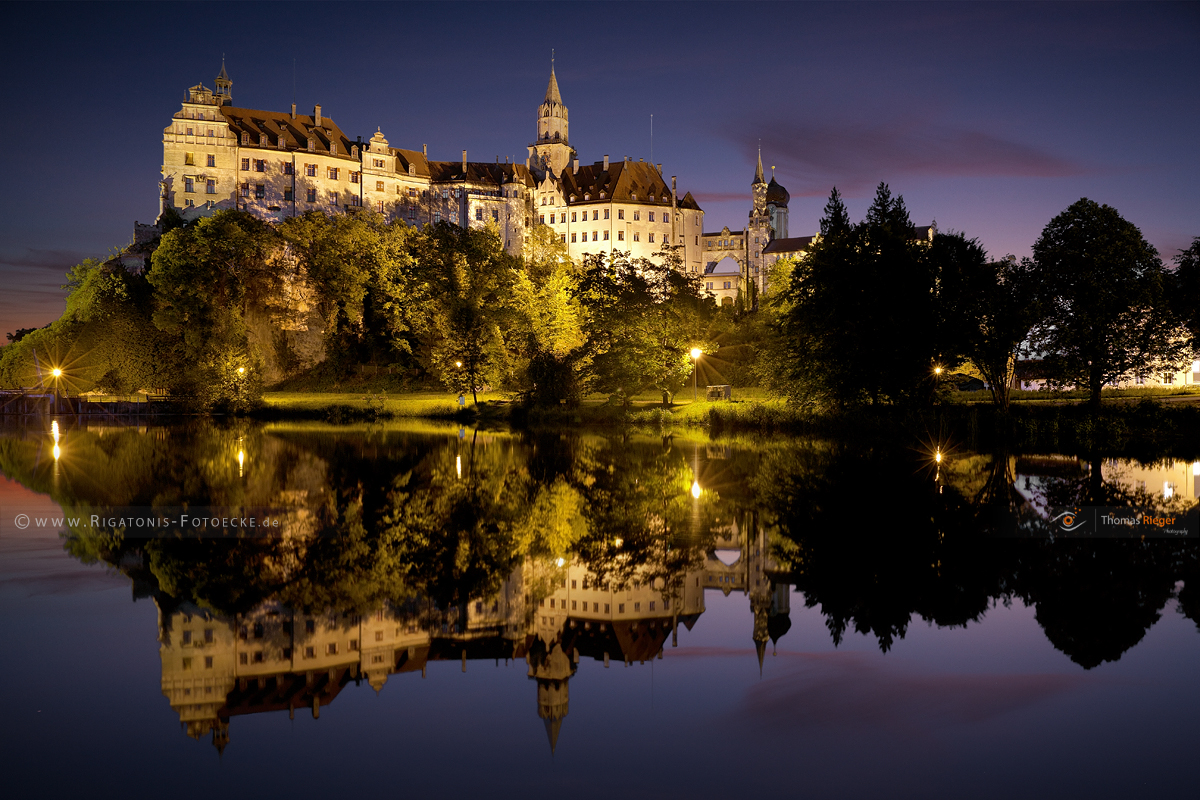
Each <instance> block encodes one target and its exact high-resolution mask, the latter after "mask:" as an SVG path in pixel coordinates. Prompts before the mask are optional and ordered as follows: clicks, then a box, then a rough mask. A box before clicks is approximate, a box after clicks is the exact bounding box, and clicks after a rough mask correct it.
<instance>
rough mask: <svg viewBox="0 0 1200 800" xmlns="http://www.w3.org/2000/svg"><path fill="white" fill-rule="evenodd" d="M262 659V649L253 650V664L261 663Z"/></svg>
mask: <svg viewBox="0 0 1200 800" xmlns="http://www.w3.org/2000/svg"><path fill="white" fill-rule="evenodd" d="M262 660H263V651H262V650H255V651H254V663H255V664H261V663H262Z"/></svg>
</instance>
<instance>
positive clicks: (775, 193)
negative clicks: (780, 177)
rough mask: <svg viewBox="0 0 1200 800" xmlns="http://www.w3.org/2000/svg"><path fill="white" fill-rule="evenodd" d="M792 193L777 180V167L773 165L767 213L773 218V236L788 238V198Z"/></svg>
mask: <svg viewBox="0 0 1200 800" xmlns="http://www.w3.org/2000/svg"><path fill="white" fill-rule="evenodd" d="M790 199H791V195H790V194H788V190H787V189H785V188H783V186H782V185H781V184H779V183H778V182H777V181H776V180H775V168H774V167H771V182H770V183H768V184H767V214H768V216H770V218H771V238H772V239H786V238H788V200H790Z"/></svg>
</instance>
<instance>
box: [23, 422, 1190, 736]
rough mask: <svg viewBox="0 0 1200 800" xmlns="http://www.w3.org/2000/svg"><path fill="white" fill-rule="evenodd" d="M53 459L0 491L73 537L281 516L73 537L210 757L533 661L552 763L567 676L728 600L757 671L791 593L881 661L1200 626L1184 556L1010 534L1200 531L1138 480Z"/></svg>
mask: <svg viewBox="0 0 1200 800" xmlns="http://www.w3.org/2000/svg"><path fill="white" fill-rule="evenodd" d="M44 439H45V432H44V431H29V430H13V429H10V430H7V431H6V432H5V433H4V435H0V468H2V469H3V471H4V473H5V474H6V475H9V476H11V477H13V478H15V479H17V480H19V481H20V482H21V483H23V484H24V485H26V486H27V487H29V488H31V489H33V490H35V491H39V492H44V493H47V494H50V495H51V496H52V497H53V499H54V500H55V501H56V502H58V503H60V504H61V505H62V506H63V508H64V511H65V512H66V513H67V515H68V516H72V515H75V514H79V515H82V516H86V515H88V514H89V513H91V512H93V511H96V510H102V509H105V508H109V507H118V506H144V507H153V506H158V507H163V506H172V505H180V504H182V503H183V502H184V501H187V502H190V503H191V504H193V505H211V506H222V507H237V506H244V505H263V506H273V507H276V508H282V509H284V512H285V519H286V524H285V525H284V526H283V528H282V529H281V533H280V534H279V535H276V536H253V537H239V536H228V537H220V538H209V539H196V538H177V537H159V538H134V537H132V536H129V535H127V533H128V532H126V531H120V530H111V529H100V530H97V529H92V528H87V527H76V528H74V529H72V530H70V531H68V533H67V534H66V540H65V546H66V548H67V550H68V551H69V552H70V553H72V554H73V555H75V556H76V557H78V558H80V559H81V560H84V561H100V562H104V563H107V564H110V565H113V566H115V567H117V568H118V569H120V570H121V571H122V572H123V573H125V574H126V575H128V576H129V577H130V578H131V579H132V581H133V584H134V592H135V595H136V596H148V597H152V598H153V599H154V601H155V602H156V604H157V605H158V607H159V609H160V612H161V613H160V631H159V638H160V643H161V648H160V653H161V657H162V670H163V672H162V675H163V678H162V680H163V684H162V688H163V692H164V693H165V694H166V695H167V697H168V698H169V699H170V701H171V704H172V706H173V707H174V708H175V709H176V710H177V711H178V713H179V714H180V719H181V720H182V721H183V723H184V724H185V725H186V727H187V729H188V732H189V733H190V734H191V735H193V736H197V737H199V736H200V735H203V734H205V733H207V732H208V731H212V733H213V741H214V743H215V744H216V745H217V746H218V747H219V748H221V747H224V746H225V744H226V743H227V742H228V737H229V721H230V719H231V718H232V717H234V716H238V715H243V714H251V713H259V712H265V711H272V710H284V709H287V710H289V713H292V714H294V713H295V711H296V709H297V708H301V709H309V710H310V711H311V713H312V714H313V715H314V716H318V715H319V713H320V708H321V706H323V705H327V704H328V703H329V702H332V700H333V699H334V698H335V697H336V696H337V694H338V693H339V692H340V691H341V690H342V689H343V688H344V687H345V686H346V685H348V684H349V683H350V682H355V683H356V684H357V683H361V682H363V681H365V682H367V683H368V684H369V685H371V686H373V687H374V688H375V689H376V690H377V691H378V690H379V689H380V688H381V687H382V686H383V685H384V683H385V682H386V681H387V680H389V678H390V677H392V676H395V675H398V674H403V673H406V672H421V673H422V674H423V673H424V671H425V667H426V664H428V663H429V662H430V661H440V660H449V661H461V662H462V665H463V669H464V670H465V669H466V668H467V662H469V661H472V660H475V659H488V660H499V659H504V660H506V661H510V660H524V661H525V662H526V664H527V666H528V675H529V677H530V678H531V679H534V680H535V681H536V683H537V695H536V696H537V713H538V715H539V716H540V717H541V718H542V719H543V720H544V721H545V723H546V730H547V734H548V737H549V740H550V746H551V748H554V747H555V746H556V743H557V739H558V735H559V730H560V728H561V726H562V723H563V719H564V718H565V717H566V715H567V713H568V709H569V703H568V683H569V681H570V679H571V677H572V676H573V675H574V674H575V671H576V668H577V665H578V663H579V661H580V660H581V659H586V658H590V659H596V660H598V661H603V662H604V664H605V665H606V666H607V665H609V664H611V663H612V662H613V661H617V662H620V663H623V664H634V663H644V662H645V661H648V660H651V659H654V658H661V657H662V653H663V648H664V646H665V645H666V642H667V640H668V639H671V641H672V643H673V644H674V643H676V642H677V640H678V632H679V626H680V624H683V625H684V626H685V627H689V628H690V627H691V626H692V625H693V624H694V623H695V621H696V619H697V618H698V617H699V616H700V615H701V614H703V613H704V610H705V604H704V596H705V593H706V592H708V591H722V592H723V593H724V594H726V595H728V594H729V593H730V592H734V591H740V592H743V593H744V594H745V595H746V596H747V598H748V601H749V606H750V609H751V611H752V612H753V623H752V626H751V627H750V628H749V629H748V630H747V635H748V636H749V637H750V638H751V640H752V641H753V642H754V645H755V649H756V650H757V653H758V658H759V661H760V665H761V662H762V657H763V654H764V652H765V649H766V647H767V644H768V642H771V641H777V640H778V639H779V638H780V637H782V636H783V635H785V634H786V633H787V631H788V629H789V627H790V625H791V619H790V607H789V602H790V591H791V589H792V587H794V588H795V589H796V590H798V591H799V592H800V593H802V595H803V597H804V603H805V605H806V606H808V607H810V608H818V607H819V609H820V613H821V614H822V615H823V616H824V618H825V621H826V625H827V626H828V628H829V631H830V634H831V636H832V638H833V641H834V642H835V643H840V642H841V641H843V639H844V638H845V636H846V633H847V631H851V630H853V631H855V632H857V633H860V634H865V635H871V636H874V637H875V638H876V640H877V641H878V644H879V647H880V648H881V649H882V650H884V651H887V650H888V649H889V648H890V647H891V646H892V645H893V644H894V643H895V641H896V640H897V639H900V638H903V637H904V636H905V634H906V632H907V629H908V625H909V623H910V622H911V620H912V619H913V617H914V615H915V616H916V617H918V618H920V619H923V620H925V621H927V622H930V623H933V624H935V625H938V626H950V627H954V626H966V625H968V624H970V623H972V622H977V621H979V620H980V619H981V618H982V617H983V616H984V615H985V614H986V612H987V610H988V609H989V608H990V607H992V605H993V604H995V603H997V602H999V603H1009V602H1011V601H1012V600H1013V599H1018V600H1020V601H1022V602H1024V603H1027V604H1029V605H1032V606H1034V607H1035V609H1036V619H1037V621H1038V623H1039V624H1040V625H1041V626H1042V628H1043V629H1044V631H1045V633H1046V635H1047V637H1048V638H1049V639H1050V641H1051V642H1052V643H1053V644H1054V646H1055V647H1056V648H1058V649H1059V650H1061V651H1062V652H1063V653H1064V654H1066V655H1067V656H1068V657H1069V658H1070V659H1071V660H1073V661H1075V662H1076V663H1078V664H1079V665H1081V666H1083V667H1085V668H1091V667H1094V666H1096V665H1098V664H1100V663H1102V662H1104V661H1112V660H1116V659H1118V658H1120V656H1121V655H1122V654H1123V653H1124V652H1125V651H1127V650H1128V649H1129V648H1131V647H1133V646H1134V645H1136V644H1137V643H1138V642H1139V641H1140V640H1141V639H1142V638H1143V637H1144V635H1145V633H1146V631H1147V630H1148V629H1149V628H1150V627H1151V626H1152V625H1153V624H1154V622H1155V621H1156V620H1157V619H1158V618H1159V616H1160V614H1161V612H1162V610H1163V608H1164V607H1165V606H1166V604H1167V603H1168V601H1169V600H1170V599H1171V598H1172V597H1175V596H1178V599H1179V603H1180V605H1181V608H1182V609H1183V610H1184V612H1185V613H1186V614H1187V615H1188V616H1189V617H1190V618H1191V619H1193V620H1197V619H1198V617H1197V601H1196V598H1195V595H1196V590H1195V586H1196V585H1197V581H1196V575H1197V547H1196V543H1195V542H1194V541H1168V540H1144V541H1142V540H1100V541H1092V540H1079V539H1057V540H1055V539H1051V538H1045V537H1039V538H1034V537H1028V536H1027V537H1025V538H1011V537H1007V538H1006V537H1005V536H1004V535H1003V534H1005V533H1006V532H1024V533H1031V532H1033V533H1044V530H1043V528H1044V525H1045V513H1044V509H1045V508H1046V507H1048V506H1058V505H1079V504H1103V505H1125V504H1135V505H1139V506H1142V507H1153V508H1159V509H1163V510H1176V511H1187V510H1188V509H1190V512H1188V513H1191V514H1195V513H1196V511H1195V508H1194V505H1195V499H1194V497H1192V496H1188V495H1189V493H1187V492H1184V491H1179V492H1177V493H1174V494H1172V495H1171V496H1169V497H1168V496H1155V493H1154V492H1153V491H1149V490H1147V489H1146V488H1145V487H1144V486H1143V485H1141V483H1139V481H1138V479H1137V474H1141V473H1140V472H1139V470H1140V471H1141V472H1146V471H1147V470H1149V471H1151V472H1152V471H1153V470H1154V469H1157V468H1158V467H1156V466H1155V465H1154V464H1147V465H1139V464H1136V463H1134V462H1115V461H1109V462H1103V461H1099V460H1092V461H1090V462H1081V461H1079V460H1077V459H1068V458H1036V457H1028V456H1017V455H1015V454H1008V453H997V454H992V455H980V454H958V455H955V454H949V455H948V457H946V458H944V459H943V460H942V461H941V463H940V464H938V465H933V464H931V462H930V460H929V457H928V455H927V454H923V453H919V452H916V451H913V450H910V449H905V448H897V447H883V446H855V445H851V444H849V443H844V442H842V443H838V442H822V441H810V440H783V441H770V442H760V443H753V444H751V443H738V444H737V445H729V444H722V443H719V442H710V441H706V440H700V439H688V438H683V437H675V438H672V437H670V436H667V437H662V436H647V435H625V436H608V437H605V436H594V435H584V434H579V433H566V434H559V433H554V434H546V433H541V434H534V433H522V434H518V433H507V432H499V431H492V432H485V431H467V430H454V431H446V430H442V429H428V430H425V431H420V430H411V429H410V430H404V429H402V428H384V427H345V426H343V427H333V426H326V425H315V424H284V425H265V426H263V425H257V424H247V423H238V422H235V423H231V424H229V425H219V424H212V423H194V424H188V425H180V426H172V427H163V428H123V427H95V428H87V429H83V428H74V429H70V430H69V431H67V432H66V434H65V435H64V438H63V447H62V456H61V458H54V459H50V458H48V457H47V453H46V448H45V442H44V441H43V440H44ZM239 456H240V457H239ZM1135 473H1136V474H1135ZM1131 475H1132V477H1130V476H1131ZM1191 494H1192V495H1194V491H1193V492H1191ZM1180 581H1183V582H1184V584H1185V586H1184V588H1183V590H1182V591H1177V586H1178V584H1179V582H1180Z"/></svg>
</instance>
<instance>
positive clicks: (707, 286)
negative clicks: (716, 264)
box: [704, 281, 713, 289]
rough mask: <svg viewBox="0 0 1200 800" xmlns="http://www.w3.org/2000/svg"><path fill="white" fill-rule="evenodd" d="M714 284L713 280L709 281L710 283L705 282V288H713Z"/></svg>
mask: <svg viewBox="0 0 1200 800" xmlns="http://www.w3.org/2000/svg"><path fill="white" fill-rule="evenodd" d="M712 284H713V282H712V281H709V282H708V283H706V284H704V288H705V289H711V288H712Z"/></svg>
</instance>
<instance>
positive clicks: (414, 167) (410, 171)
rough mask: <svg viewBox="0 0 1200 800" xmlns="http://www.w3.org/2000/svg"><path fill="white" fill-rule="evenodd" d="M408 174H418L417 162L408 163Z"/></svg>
mask: <svg viewBox="0 0 1200 800" xmlns="http://www.w3.org/2000/svg"><path fill="white" fill-rule="evenodd" d="M408 174H409V175H416V174H417V165H416V164H409V165H408Z"/></svg>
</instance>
